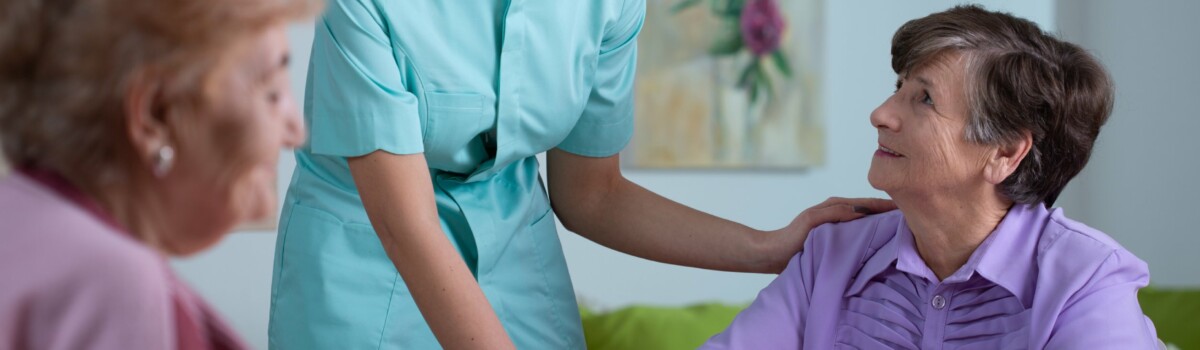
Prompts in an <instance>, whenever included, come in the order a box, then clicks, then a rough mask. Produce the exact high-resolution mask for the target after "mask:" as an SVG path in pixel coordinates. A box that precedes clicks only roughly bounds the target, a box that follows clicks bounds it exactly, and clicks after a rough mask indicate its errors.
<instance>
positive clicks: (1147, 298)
mask: <svg viewBox="0 0 1200 350" xmlns="http://www.w3.org/2000/svg"><path fill="white" fill-rule="evenodd" d="M1138 302H1139V303H1141V304H1142V312H1144V313H1146V316H1147V317H1150V320H1151V321H1154V328H1156V329H1157V330H1158V339H1162V341H1164V342H1166V343H1168V344H1173V345H1175V346H1177V347H1179V348H1180V349H1189V350H1190V349H1200V290H1197V289H1160V288H1142V290H1140V291H1138Z"/></svg>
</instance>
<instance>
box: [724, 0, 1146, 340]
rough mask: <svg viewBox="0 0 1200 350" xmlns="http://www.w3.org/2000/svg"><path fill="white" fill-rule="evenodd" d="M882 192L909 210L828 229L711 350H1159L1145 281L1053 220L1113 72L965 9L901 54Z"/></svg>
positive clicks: (915, 26)
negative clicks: (1142, 299) (1144, 306)
mask: <svg viewBox="0 0 1200 350" xmlns="http://www.w3.org/2000/svg"><path fill="white" fill-rule="evenodd" d="M892 68H893V70H895V71H896V73H897V75H898V79H897V83H896V92H895V93H894V94H893V95H892V96H891V97H889V98H888V99H887V100H886V101H884V102H883V104H882V105H881V106H879V108H877V109H876V110H875V112H874V113H872V114H871V118H870V120H871V124H872V125H873V126H874V127H875V128H876V129H877V130H878V133H879V149H878V150H877V151H876V152H875V155H874V158H873V159H872V161H871V168H870V171H869V174H868V179H869V181H870V183H871V185H872V186H874V187H875V188H878V189H880V190H883V191H886V192H888V194H889V195H891V196H892V198H893V199H894V200H895V201H896V204H897V206H898V207H899V208H900V209H899V210H898V211H893V212H890V213H886V214H880V215H875V216H870V217H867V218H863V219H859V220H856V221H852V222H846V223H841V224H828V225H824V226H820V227H818V228H817V229H815V230H813V232H812V234H811V235H810V236H809V237H808V241H807V242H806V245H805V247H806V248H805V249H804V251H803V252H802V253H800V254H798V255H796V256H795V257H794V258H793V259H792V261H791V262H790V265H789V266H788V267H787V269H786V270H785V271H784V272H783V273H782V274H781V275H780V276H779V278H778V279H776V280H775V281H774V282H772V283H771V284H770V285H769V286H767V287H766V288H765V289H764V290H763V291H762V292H761V293H760V294H759V295H758V298H757V299H756V300H755V301H754V303H753V304H752V305H750V307H749V308H748V309H746V310H745V311H743V312H742V313H741V314H740V315H738V317H737V318H736V319H735V320H734V321H733V324H732V325H730V326H729V328H728V329H726V330H725V331H724V332H723V333H721V334H718V335H716V336H714V337H713V338H712V339H710V340H709V342H708V344H706V345H705V346H704V347H703V348H707V349H723V348H732V349H775V348H779V349H783V348H788V349H796V348H805V349H835V348H856V349H959V348H979V349H1017V348H1021V349H1024V348H1038V349H1041V348H1049V349H1148V348H1156V347H1158V345H1159V342H1158V341H1157V339H1156V336H1155V330H1154V326H1153V324H1151V322H1150V321H1149V320H1148V319H1147V318H1146V317H1145V316H1144V315H1143V313H1142V310H1141V307H1140V306H1139V305H1138V300H1137V292H1138V289H1139V288H1142V287H1144V286H1146V284H1147V283H1148V281H1149V273H1148V271H1147V267H1146V264H1145V263H1144V262H1142V261H1141V260H1139V259H1138V258H1137V257H1135V256H1134V255H1133V254H1132V253H1130V252H1129V251H1128V250H1125V248H1122V247H1121V246H1120V245H1118V244H1117V242H1115V241H1113V239H1112V238H1109V237H1108V236H1107V235H1105V234H1104V233H1102V232H1100V231H1097V230H1095V229H1092V228H1090V227H1087V226H1085V225H1083V224H1081V223H1079V222H1076V221H1073V220H1071V219H1068V218H1067V217H1065V216H1063V212H1062V210H1061V209H1049V206H1050V205H1051V204H1053V203H1054V200H1055V199H1056V197H1058V194H1059V193H1060V192H1061V191H1062V189H1063V187H1065V186H1066V185H1067V182H1068V181H1070V180H1071V178H1072V177H1074V176H1075V175H1076V174H1078V173H1079V171H1080V170H1081V169H1083V167H1084V165H1085V164H1086V163H1087V160H1088V156H1089V155H1090V153H1091V149H1092V145H1093V143H1094V141H1095V139H1096V136H1097V135H1098V134H1099V132H1100V127H1101V125H1103V124H1104V122H1105V120H1106V119H1107V118H1108V115H1109V113H1110V111H1111V105H1112V99H1113V87H1112V83H1111V81H1110V80H1109V78H1108V76H1107V73H1106V72H1105V70H1104V68H1103V67H1102V66H1101V65H1100V63H1099V62H1097V61H1096V59H1095V58H1093V57H1092V56H1091V55H1089V54H1088V53H1087V52H1085V51H1084V50H1083V49H1081V48H1079V47H1078V46H1076V45H1074V44H1071V43H1067V42H1063V41H1061V40H1058V39H1056V38H1054V37H1052V36H1050V35H1049V34H1047V33H1045V32H1042V31H1041V30H1040V29H1038V27H1037V26H1036V25H1035V24H1033V23H1031V22H1029V21H1027V20H1024V19H1020V18H1015V17H1013V16H1011V15H1008V14H1003V13H996V12H989V11H986V10H983V9H981V8H978V7H973V6H970V7H956V8H953V9H950V10H948V11H945V12H941V13H936V14H932V15H929V16H927V17H925V18H920V19H916V20H913V21H910V22H908V23H907V24H905V25H904V26H902V27H900V29H899V30H898V31H897V32H896V34H895V37H894V38H893V41H892Z"/></svg>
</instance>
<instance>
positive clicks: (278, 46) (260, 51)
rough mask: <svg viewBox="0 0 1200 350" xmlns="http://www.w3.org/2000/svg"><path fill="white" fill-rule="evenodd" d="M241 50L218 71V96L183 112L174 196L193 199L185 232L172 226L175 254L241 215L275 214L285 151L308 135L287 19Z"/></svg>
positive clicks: (208, 241)
mask: <svg viewBox="0 0 1200 350" xmlns="http://www.w3.org/2000/svg"><path fill="white" fill-rule="evenodd" d="M233 55H234V56H233V57H232V58H233V59H232V61H231V62H233V63H232V67H231V68H230V69H228V70H227V71H226V73H225V74H223V75H220V76H218V77H216V79H217V80H216V84H217V86H218V87H219V89H220V90H221V91H220V92H219V96H221V97H219V98H217V100H216V103H215V104H214V105H212V106H209V107H208V108H204V109H203V110H202V111H200V112H199V113H197V114H195V115H189V116H186V117H183V118H177V119H178V120H177V121H178V124H177V128H176V130H178V131H177V132H176V143H177V144H178V149H179V154H178V157H177V159H178V161H177V163H176V166H175V168H174V169H173V170H172V171H171V175H169V177H173V179H170V180H172V181H171V182H172V183H173V188H174V190H173V191H172V192H175V195H174V196H173V197H175V198H174V199H172V200H173V201H187V202H189V203H190V210H188V211H187V212H186V213H182V214H175V215H173V216H175V218H174V219H175V222H176V223H178V224H179V225H181V228H180V230H177V232H179V233H173V232H165V233H164V234H166V235H167V236H166V237H163V238H164V243H165V245H166V248H167V249H168V251H170V252H171V253H174V254H189V253H192V252H196V251H199V250H202V249H204V248H206V247H208V246H210V245H212V244H214V243H216V242H217V241H218V240H219V239H220V238H221V237H222V236H223V235H224V234H225V233H226V232H228V231H229V230H230V229H231V228H232V227H233V226H234V225H236V224H238V223H240V222H244V221H246V220H256V219H262V218H265V217H267V216H269V215H274V214H275V206H276V202H277V197H276V191H275V179H276V163H277V162H278V159H279V155H280V151H281V150H283V149H286V148H294V147H297V146H300V145H301V144H303V142H304V139H305V131H304V125H303V122H302V121H301V119H300V113H299V112H298V110H297V107H296V101H295V100H294V98H293V97H292V94H291V89H290V83H289V81H288V75H287V69H286V68H287V64H288V62H287V61H288V47H287V37H286V34H285V27H284V26H283V25H277V26H274V27H272V28H270V29H268V30H266V31H264V32H262V33H261V34H260V35H258V36H257V37H255V38H253V39H252V40H251V41H250V42H249V43H248V45H245V46H243V47H240V48H239V49H238V50H237V51H236V52H235V53H233ZM176 204H179V203H176ZM174 207H175V208H179V207H180V205H176V206H174ZM181 215H185V217H180V216H181ZM184 225H186V226H184Z"/></svg>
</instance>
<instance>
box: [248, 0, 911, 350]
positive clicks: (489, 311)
mask: <svg viewBox="0 0 1200 350" xmlns="http://www.w3.org/2000/svg"><path fill="white" fill-rule="evenodd" d="M644 14H645V0H588V1H576V0H553V1H522V0H510V1H447V0H405V1H391V0H333V1H331V2H330V4H329V8H328V10H327V12H326V13H325V14H324V16H323V17H322V18H321V19H320V20H319V21H318V22H317V24H316V34H315V39H314V43H313V50H312V57H311V62H310V64H309V71H308V86H307V88H306V91H305V101H304V102H305V103H304V107H305V113H304V114H305V121H306V122H307V123H308V126H309V127H310V130H311V135H312V136H311V139H310V140H309V143H308V144H307V145H306V146H305V147H303V148H302V149H299V150H297V151H296V160H297V168H296V171H295V175H294V176H293V178H292V182H291V185H290V187H289V189H288V192H287V199H286V201H285V203H284V209H283V217H282V218H281V221H280V235H279V238H278V244H277V247H276V258H275V271H274V276H273V278H274V281H273V285H272V289H271V323H270V331H269V332H270V344H271V348H275V349H368V348H369V349H376V348H388V349H391V348H403V349H428V348H437V347H438V346H439V344H440V345H441V346H443V347H446V348H456V349H461V348H512V347H513V346H514V345H515V346H516V347H517V348H522V349H578V348H583V347H584V346H585V345H584V339H583V332H582V329H581V326H580V319H579V313H578V309H577V306H576V302H575V294H574V291H573V290H572V287H571V280H570V276H569V275H568V274H567V266H566V263H565V261H564V259H563V253H562V248H561V246H560V245H559V241H558V235H557V233H556V232H555V224H554V214H555V213H556V214H558V217H559V218H560V219H561V220H562V221H563V224H564V225H566V226H567V227H568V228H570V229H571V230H572V231H575V232H577V233H579V234H581V235H583V236H584V237H586V238H588V239H590V240H593V241H596V242H597V243H600V244H602V245H605V246H608V247H611V248H613V249H617V250H620V251H623V252H626V253H629V254H633V255H637V256H641V257H644V258H648V259H652V260H656V261H661V262H667V263H673V264H680V265H686V266H695V267H701V268H710V269H721V270H731V271H752V272H764V273H765V272H778V271H780V270H782V269H783V268H784V266H785V265H786V263H787V260H788V259H789V258H790V257H791V256H792V255H793V254H794V253H795V251H797V250H799V247H800V246H801V244H802V241H803V239H804V237H805V236H806V235H807V231H808V228H810V227H812V226H814V224H817V223H823V222H826V221H840V220H848V219H854V218H858V217H860V216H861V215H863V214H859V213H856V211H855V210H854V209H852V207H854V206H859V207H860V208H859V209H860V210H859V211H862V210H861V209H863V208H862V207H865V208H869V209H875V210H884V209H890V208H889V206H890V203H887V202H881V201H871V200H847V199H833V200H830V201H827V202H826V203H823V204H821V205H818V206H817V207H814V208H812V209H809V210H807V211H805V213H803V214H801V215H800V216H799V217H798V218H797V219H796V220H794V221H793V223H792V224H791V225H789V227H787V228H784V229H781V230H778V231H771V232H766V231H758V230H754V229H751V228H749V227H746V226H743V225H740V224H737V223H734V222H730V221H726V220H723V219H720V218H716V217H713V216H710V215H708V214H704V213H702V212H699V211H696V210H693V209H690V208H687V207H685V206H683V205H680V204H677V203H675V202H671V201H669V200H667V199H665V198H662V197H660V196H658V195H655V194H653V193H651V192H649V191H647V190H645V189H643V188H641V187H639V186H637V185H635V184H633V183H631V182H629V181H628V180H626V179H625V178H624V177H623V176H622V175H621V172H620V168H619V166H618V164H619V162H618V159H617V152H618V151H620V150H621V148H622V147H624V146H625V144H626V143H627V142H628V141H629V139H630V136H631V135H632V132H633V130H632V128H633V119H632V118H633V98H632V97H633V83H634V67H635V62H636V56H637V54H636V38H637V34H638V31H639V30H640V29H641V27H642V21H643V18H644ZM546 151H549V154H548V156H547V159H548V160H547V168H548V173H549V174H548V183H549V188H550V191H549V193H550V196H547V192H546V189H545V187H544V186H543V184H542V180H541V178H540V176H539V175H538V167H539V166H538V160H537V159H536V158H535V155H536V154H538V153H542V152H546ZM552 205H553V207H554V211H553V213H552V212H551V206H552Z"/></svg>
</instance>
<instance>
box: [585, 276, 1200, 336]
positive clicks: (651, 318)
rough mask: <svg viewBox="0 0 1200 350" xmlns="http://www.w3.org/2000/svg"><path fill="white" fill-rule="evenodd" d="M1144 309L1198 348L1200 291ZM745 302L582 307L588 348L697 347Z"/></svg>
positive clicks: (1171, 294) (1161, 296) (1166, 293)
mask: <svg viewBox="0 0 1200 350" xmlns="http://www.w3.org/2000/svg"><path fill="white" fill-rule="evenodd" d="M1138 300H1139V301H1140V302H1141V304H1142V311H1144V312H1145V313H1146V316H1149V317H1150V319H1151V320H1153V321H1154V325H1155V327H1156V328H1157V329H1158V337H1159V338H1160V339H1162V340H1163V341H1165V342H1166V343H1168V344H1172V345H1174V346H1175V347H1177V348H1179V349H1189V350H1190V349H1196V350H1200V290H1184V289H1157V288H1146V289H1142V290H1141V292H1140V293H1138ZM743 308H745V305H736V306H731V305H724V304H718V303H709V304H699V305H692V306H686V307H654V306H630V307H626V308H622V309H618V310H613V311H608V312H593V311H591V310H590V309H588V308H586V307H581V308H580V311H581V313H582V315H583V332H584V334H585V335H586V336H587V345H588V349H592V350H606V349H622V350H624V349H661V350H670V349H695V348H696V347H698V346H700V344H703V343H704V341H705V340H708V338H709V337H711V336H712V335H713V334H716V333H718V332H720V331H721V330H723V329H725V327H726V326H728V325H729V322H730V321H733V317H734V316H737V313H738V312H739V311H741V310H742V309H743Z"/></svg>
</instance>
